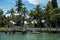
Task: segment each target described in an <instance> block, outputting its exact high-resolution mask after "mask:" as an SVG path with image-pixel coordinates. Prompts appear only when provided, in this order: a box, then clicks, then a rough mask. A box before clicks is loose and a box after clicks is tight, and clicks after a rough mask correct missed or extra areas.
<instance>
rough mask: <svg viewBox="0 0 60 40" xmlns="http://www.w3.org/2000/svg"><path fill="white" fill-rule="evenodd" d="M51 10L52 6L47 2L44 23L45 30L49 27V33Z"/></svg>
mask: <svg viewBox="0 0 60 40" xmlns="http://www.w3.org/2000/svg"><path fill="white" fill-rule="evenodd" d="M52 10H53V8H52V4H51V2H50V1H49V2H48V3H47V6H46V9H45V17H46V23H47V30H48V26H49V27H50V31H51V24H50V14H51V12H52Z"/></svg>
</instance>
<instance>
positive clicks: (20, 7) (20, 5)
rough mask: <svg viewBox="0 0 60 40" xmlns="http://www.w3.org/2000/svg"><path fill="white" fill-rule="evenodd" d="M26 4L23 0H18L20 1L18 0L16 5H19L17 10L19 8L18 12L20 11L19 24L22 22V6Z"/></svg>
mask: <svg viewBox="0 0 60 40" xmlns="http://www.w3.org/2000/svg"><path fill="white" fill-rule="evenodd" d="M23 5H24V4H23V3H22V0H18V1H16V6H17V8H16V10H17V12H18V13H19V24H20V22H21V21H20V20H21V19H20V17H22V8H23V7H22V6H23Z"/></svg>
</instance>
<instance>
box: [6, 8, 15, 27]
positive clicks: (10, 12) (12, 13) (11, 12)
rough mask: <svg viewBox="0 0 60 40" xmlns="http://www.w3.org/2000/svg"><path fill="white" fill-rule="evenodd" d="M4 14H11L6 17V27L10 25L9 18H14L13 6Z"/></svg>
mask: <svg viewBox="0 0 60 40" xmlns="http://www.w3.org/2000/svg"><path fill="white" fill-rule="evenodd" d="M6 14H11V16H8V17H7V19H8V27H10V26H9V25H10V20H14V14H15V11H14V9H13V8H11V9H10V10H8V11H7V13H6Z"/></svg>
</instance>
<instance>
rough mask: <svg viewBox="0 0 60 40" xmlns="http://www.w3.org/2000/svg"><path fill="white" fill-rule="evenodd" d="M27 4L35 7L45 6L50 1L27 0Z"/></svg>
mask: <svg viewBox="0 0 60 40" xmlns="http://www.w3.org/2000/svg"><path fill="white" fill-rule="evenodd" d="M27 1H28V2H29V3H31V4H34V5H37V4H46V3H47V2H48V1H50V0H27Z"/></svg>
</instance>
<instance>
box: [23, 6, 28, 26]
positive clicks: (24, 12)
mask: <svg viewBox="0 0 60 40" xmlns="http://www.w3.org/2000/svg"><path fill="white" fill-rule="evenodd" d="M27 13H28V10H27V8H26V7H24V8H23V14H22V15H23V25H24V21H25V19H26V16H27Z"/></svg>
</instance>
